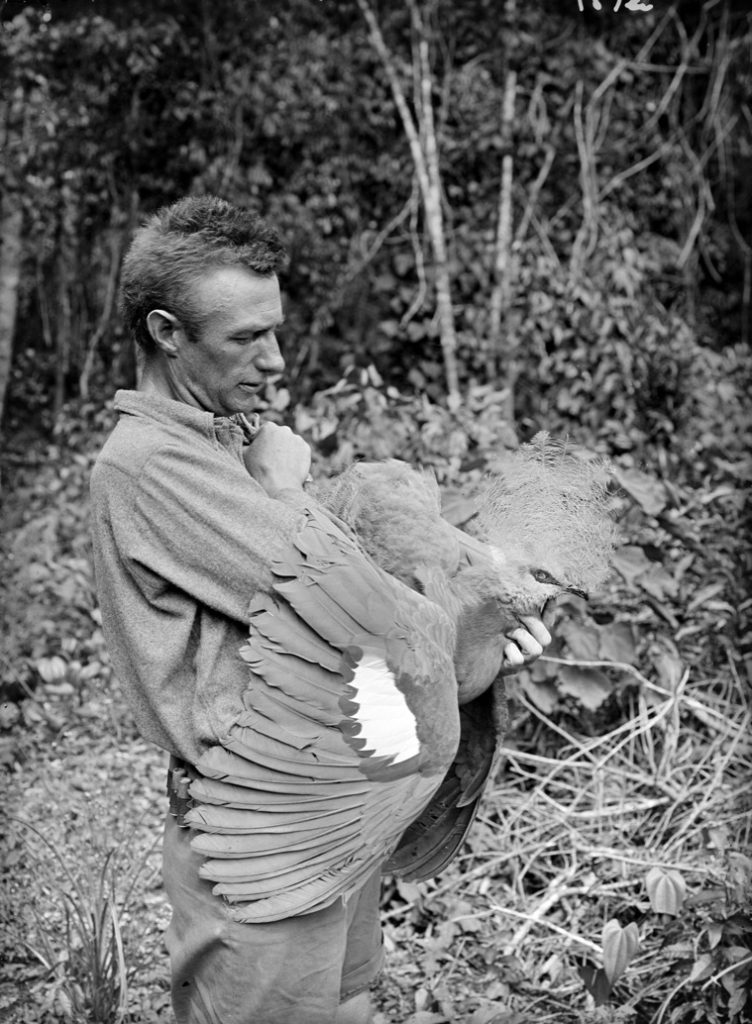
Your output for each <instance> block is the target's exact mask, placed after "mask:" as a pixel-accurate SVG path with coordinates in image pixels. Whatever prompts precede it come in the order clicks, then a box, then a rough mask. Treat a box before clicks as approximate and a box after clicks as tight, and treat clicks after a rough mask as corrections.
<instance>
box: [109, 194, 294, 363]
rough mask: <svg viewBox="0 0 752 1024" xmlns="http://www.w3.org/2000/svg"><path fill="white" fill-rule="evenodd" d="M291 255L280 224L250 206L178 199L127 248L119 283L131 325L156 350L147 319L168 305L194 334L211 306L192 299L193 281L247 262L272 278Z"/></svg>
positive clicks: (210, 198)
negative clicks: (204, 307) (276, 226)
mask: <svg viewBox="0 0 752 1024" xmlns="http://www.w3.org/2000/svg"><path fill="white" fill-rule="evenodd" d="M286 261H287V254H286V252H285V249H284V247H283V246H282V242H281V241H280V238H279V235H278V234H277V232H276V230H275V229H274V228H272V227H271V226H270V225H268V224H267V223H266V222H265V221H263V220H262V219H261V218H260V217H257V216H256V215H255V214H253V213H251V212H250V211H248V210H243V209H240V208H239V207H236V206H233V205H232V204H231V203H228V202H227V201H226V200H224V199H219V198H217V197H216V196H189V197H188V198H186V199H180V200H178V202H176V203H173V204H172V205H171V206H165V207H163V208H162V209H161V210H159V211H158V212H157V213H155V214H154V215H153V216H152V217H150V218H149V220H148V221H147V222H146V223H145V224H144V226H143V227H142V228H140V229H139V230H138V231H137V232H136V234H135V235H134V238H133V241H132V243H131V245H130V248H129V249H128V252H127V254H126V257H125V260H124V262H123V276H122V283H121V289H120V307H121V310H122V314H123V318H124V320H125V323H126V326H127V328H128V330H129V331H130V333H131V335H132V337H133V338H134V340H135V341H136V342H137V344H138V345H139V346H140V347H141V348H142V349H143V350H144V351H145V352H146V351H150V350H152V349H153V348H154V342H153V340H152V337H151V335H150V334H149V329H148V326H147V323H146V318H147V316H148V314H149V313H150V312H151V311H152V310H153V309H164V310H166V311H167V312H168V313H172V314H173V316H176V317H177V318H178V320H180V323H181V324H182V326H183V327H184V328H185V330H186V332H187V334H188V336H189V337H190V338H193V339H195V338H197V337H198V336H199V333H200V329H201V325H202V323H203V316H204V314H205V311H204V310H201V309H197V308H196V307H195V305H194V303H193V292H194V289H193V285H194V283H195V282H196V281H197V280H198V278H200V277H202V276H203V275H205V274H206V272H207V270H212V269H215V268H218V267H224V266H242V267H245V268H246V269H248V270H252V271H254V272H255V273H257V274H263V275H264V276H270V275H272V274H276V273H278V272H279V271H280V270H282V269H283V268H284V266H285V264H286Z"/></svg>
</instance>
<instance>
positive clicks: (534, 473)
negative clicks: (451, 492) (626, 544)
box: [477, 431, 616, 590]
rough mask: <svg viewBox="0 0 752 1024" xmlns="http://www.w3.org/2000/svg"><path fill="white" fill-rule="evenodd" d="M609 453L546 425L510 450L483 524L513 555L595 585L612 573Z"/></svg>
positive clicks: (572, 581) (485, 497)
mask: <svg viewBox="0 0 752 1024" xmlns="http://www.w3.org/2000/svg"><path fill="white" fill-rule="evenodd" d="M610 477H611V469H610V466H609V463H608V460H606V459H603V458H590V459H585V458H582V457H581V456H579V455H578V454H577V452H576V450H575V448H574V446H573V445H572V444H570V443H569V442H568V441H566V440H560V439H558V438H552V437H551V436H550V435H549V434H548V433H547V432H546V431H541V432H540V433H538V434H536V435H535V437H533V439H532V440H531V441H530V442H529V443H528V444H524V445H522V446H521V447H520V448H518V449H517V450H516V451H514V452H509V453H508V454H507V455H505V456H504V458H503V459H502V461H501V465H500V467H499V468H498V470H497V471H496V472H495V474H494V476H493V477H491V478H489V479H488V481H487V482H486V486H485V489H484V491H483V492H482V494H481V495H480V508H479V513H478V519H477V528H478V532H479V533H480V535H481V536H482V537H483V539H484V540H486V541H487V542H488V543H490V544H493V545H495V546H498V547H499V548H501V549H502V550H503V552H504V554H505V555H506V556H507V557H510V558H513V559H515V560H518V561H521V562H525V563H527V564H538V565H541V566H545V565H547V564H550V563H551V560H552V559H554V560H555V564H556V567H557V570H558V573H559V574H560V577H561V580H562V582H563V583H566V584H567V585H568V586H576V587H579V588H581V589H583V590H590V589H592V588H594V587H596V586H598V584H600V583H601V582H602V581H603V580H604V579H605V577H606V576H607V575H608V571H609V562H610V557H611V553H612V550H613V546H614V542H615V538H616V534H615V527H614V524H613V522H612V520H611V518H610V516H609V515H608V509H607V504H608V499H607V489H608V484H609V480H610Z"/></svg>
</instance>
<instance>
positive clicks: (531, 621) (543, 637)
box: [512, 615, 551, 654]
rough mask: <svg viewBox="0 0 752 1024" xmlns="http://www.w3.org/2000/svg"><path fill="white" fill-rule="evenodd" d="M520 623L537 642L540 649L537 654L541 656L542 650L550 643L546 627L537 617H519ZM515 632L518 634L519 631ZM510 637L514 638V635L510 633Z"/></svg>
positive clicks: (549, 635)
mask: <svg viewBox="0 0 752 1024" xmlns="http://www.w3.org/2000/svg"><path fill="white" fill-rule="evenodd" d="M520 622H522V624H523V625H524V627H525V629H526V630H527V632H528V633H530V634H531V636H533V637H534V638H535V639H536V640H537V641H538V643H539V644H540V647H541V650H540V651H538V654H542V653H543V648H544V647H548V645H549V644H550V643H551V634H550V633H549V631H548V629H547V628H546V626H545V625H544V624H543V622H542V621H541V620H540V619H539V618H538V616H537V615H521V616H520ZM517 632H519V630H518V631H517ZM512 636H515V633H512Z"/></svg>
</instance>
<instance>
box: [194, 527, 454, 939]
mask: <svg viewBox="0 0 752 1024" xmlns="http://www.w3.org/2000/svg"><path fill="white" fill-rule="evenodd" d="M273 573H274V584H273V588H272V592H271V593H270V594H264V595H259V596H258V597H256V598H254V600H253V601H252V602H251V608H250V617H249V620H250V633H249V641H248V644H247V645H246V646H245V648H244V649H243V650H242V652H241V653H242V656H243V658H244V659H245V660H246V662H247V663H248V666H249V685H248V688H247V690H246V692H245V694H244V698H243V700H244V705H245V710H244V711H243V712H242V713H241V714H240V715H238V716H237V718H236V720H235V721H234V722H233V724H232V725H231V727H230V728H229V729H228V731H227V733H226V735H224V736H223V737H222V739H221V743H220V744H219V745H217V746H216V747H212V748H210V749H209V750H208V751H207V752H206V753H205V754H204V755H203V756H202V757H201V758H200V759H199V761H198V763H197V764H196V766H195V767H196V771H197V778H196V779H194V781H193V782H192V783H191V786H190V795H191V798H192V801H193V807H192V808H191V809H190V810H188V812H187V813H186V815H185V822H186V824H188V825H190V826H191V827H192V828H193V829H195V830H196V833H197V834H196V836H195V837H194V838H193V839H192V846H193V848H194V850H195V851H196V852H198V853H200V854H202V855H203V856H204V857H205V858H206V859H205V860H204V862H203V864H202V867H201V870H200V873H201V875H202V877H204V878H206V879H208V880H210V881H212V882H213V883H214V892H215V893H216V894H217V895H221V896H223V897H224V898H225V899H226V900H227V901H228V902H229V903H230V904H231V913H232V915H233V917H234V918H235V919H236V920H238V921H253V922H264V921H272V920H278V919H280V918H283V917H288V916H290V915H292V914H304V913H310V912H312V911H314V910H318V909H321V908H323V907H325V906H327V905H328V904H329V903H331V902H333V901H334V900H335V899H337V898H339V897H341V896H342V897H345V898H346V897H347V895H348V894H349V893H350V892H352V891H354V890H355V889H356V888H357V887H358V886H359V885H361V884H362V883H363V881H365V879H366V878H367V877H368V876H369V875H370V874H371V873H372V872H373V871H374V870H375V869H376V868H377V867H378V866H379V865H380V864H381V863H382V861H383V860H384V859H385V858H386V857H388V855H389V854H390V853H391V852H392V850H393V848H394V847H395V846H396V844H397V842H398V840H399V838H400V836H401V834H402V832H403V831H404V829H405V828H407V826H408V825H409V824H410V822H411V821H412V820H413V819H414V818H415V817H416V816H417V815H418V814H419V813H420V811H421V810H422V809H423V808H424V806H425V805H426V803H427V802H428V801H429V800H430V798H431V796H432V795H433V793H434V792H435V791H436V789H437V787H438V786H439V785H440V783H441V781H442V779H443V777H444V776H445V774H446V772H447V770H448V768H449V765H450V764H451V762H452V760H453V758H454V755H455V753H456V748H457V743H458V739H459V720H458V709H457V693H456V682H455V676H454V669H453V664H452V656H451V648H452V643H451V636H452V631H453V626H452V623H451V622H450V620H449V619H448V618H447V616H446V615H445V613H444V612H442V610H441V609H440V608H439V607H438V606H436V605H435V604H433V603H432V602H430V601H429V600H427V599H426V598H425V597H422V596H421V595H419V594H417V593H415V592H414V591H412V590H410V589H409V588H408V587H406V586H404V584H402V583H400V582H399V581H397V580H395V579H394V578H392V577H391V576H389V575H387V574H386V573H385V572H383V571H382V570H381V569H379V568H378V567H377V566H376V565H375V564H374V563H373V562H372V560H371V559H370V558H368V556H366V555H365V554H364V553H363V552H362V550H361V549H360V548H359V546H358V545H357V543H356V542H355V541H354V540H353V539H352V538H351V537H349V536H348V535H347V534H346V532H344V531H343V529H340V528H339V527H338V526H337V525H336V524H335V523H334V522H333V521H332V520H331V519H330V518H329V517H328V516H327V515H325V514H324V513H323V512H319V511H316V510H315V509H311V510H307V511H306V513H305V517H304V522H303V525H302V526H301V529H300V531H299V533H298V535H297V537H296V538H295V541H294V543H293V544H292V545H291V548H290V551H289V552H288V553H287V556H286V557H285V558H281V559H279V560H277V561H276V562H275V563H274V565H273Z"/></svg>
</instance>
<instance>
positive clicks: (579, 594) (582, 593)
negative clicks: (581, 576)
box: [567, 587, 590, 601]
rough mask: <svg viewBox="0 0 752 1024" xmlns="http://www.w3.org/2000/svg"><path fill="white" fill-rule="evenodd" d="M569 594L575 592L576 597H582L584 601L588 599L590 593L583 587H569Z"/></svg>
mask: <svg viewBox="0 0 752 1024" xmlns="http://www.w3.org/2000/svg"><path fill="white" fill-rule="evenodd" d="M567 593H568V594H574V595H575V596H576V597H581V598H582V600H583V601H588V600H589V599H590V595H589V594H588V592H587V591H586V590H582V588H581V587H567Z"/></svg>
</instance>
